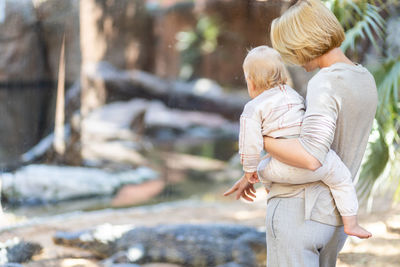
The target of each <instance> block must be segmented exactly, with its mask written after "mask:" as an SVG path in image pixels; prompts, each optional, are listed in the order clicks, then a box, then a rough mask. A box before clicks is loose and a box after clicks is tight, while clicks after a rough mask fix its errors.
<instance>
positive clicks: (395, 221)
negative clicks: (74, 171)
mask: <svg viewBox="0 0 400 267" xmlns="http://www.w3.org/2000/svg"><path fill="white" fill-rule="evenodd" d="M385 225H386V229H387V231H388V232H392V233H396V234H400V215H392V216H391V217H389V219H387V220H386V222H385Z"/></svg>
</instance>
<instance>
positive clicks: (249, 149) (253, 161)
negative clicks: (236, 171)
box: [239, 105, 263, 183]
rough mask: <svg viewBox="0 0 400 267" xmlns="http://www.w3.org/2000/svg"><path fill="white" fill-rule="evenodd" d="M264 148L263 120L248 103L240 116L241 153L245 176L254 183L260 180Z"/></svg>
mask: <svg viewBox="0 0 400 267" xmlns="http://www.w3.org/2000/svg"><path fill="white" fill-rule="evenodd" d="M262 149H263V137H262V134H261V120H260V119H258V118H257V117H256V116H255V114H254V110H252V109H251V107H249V106H248V105H246V107H245V108H244V111H243V114H242V115H241V116H240V132H239V154H240V163H241V164H242V166H243V171H244V172H245V176H246V178H247V180H248V181H250V182H252V183H255V182H258V179H257V173H256V171H257V165H258V163H259V162H260V153H261V151H262Z"/></svg>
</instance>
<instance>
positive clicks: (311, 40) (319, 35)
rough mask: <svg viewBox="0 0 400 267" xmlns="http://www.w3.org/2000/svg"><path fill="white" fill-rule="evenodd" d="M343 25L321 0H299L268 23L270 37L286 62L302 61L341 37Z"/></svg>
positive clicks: (322, 51)
mask: <svg viewBox="0 0 400 267" xmlns="http://www.w3.org/2000/svg"><path fill="white" fill-rule="evenodd" d="M344 38H345V35H344V30H343V27H342V26H341V25H340V23H339V21H338V20H337V18H336V17H335V15H334V14H333V13H332V12H331V11H330V10H329V9H328V8H327V7H326V6H325V5H324V4H323V3H322V2H321V1H320V0H299V1H298V2H297V3H296V4H295V5H293V6H292V7H290V8H289V9H288V10H287V11H286V12H285V13H283V15H282V16H281V17H279V18H276V19H275V20H274V21H273V22H272V25H271V41H272V46H273V48H275V49H276V50H277V51H278V52H279V53H280V54H281V55H282V57H283V59H284V60H285V61H287V62H290V63H293V64H296V65H300V66H302V65H304V64H305V63H307V62H310V61H311V60H313V59H315V58H317V57H319V56H322V55H323V54H325V53H327V52H328V51H330V50H332V49H333V48H336V47H339V46H340V45H341V44H342V42H343V41H344Z"/></svg>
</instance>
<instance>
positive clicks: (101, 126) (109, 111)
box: [81, 99, 150, 143]
mask: <svg viewBox="0 0 400 267" xmlns="http://www.w3.org/2000/svg"><path fill="white" fill-rule="evenodd" d="M149 103H150V102H149V101H147V100H144V99H132V100H130V101H117V102H112V103H110V104H107V105H104V106H102V107H100V108H98V109H95V110H93V112H91V113H90V114H89V115H88V116H87V117H86V118H84V119H83V120H82V122H81V127H82V128H85V131H84V135H82V140H83V143H85V141H86V140H88V141H108V140H116V139H118V140H126V141H137V140H138V136H137V135H136V134H135V133H134V132H133V131H132V130H131V129H130V125H131V123H132V121H133V120H134V119H135V118H136V117H137V116H138V115H139V114H140V113H142V112H144V111H146V110H147V109H148V106H149Z"/></svg>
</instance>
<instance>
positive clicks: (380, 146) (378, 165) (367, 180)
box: [357, 122, 389, 198]
mask: <svg viewBox="0 0 400 267" xmlns="http://www.w3.org/2000/svg"><path fill="white" fill-rule="evenodd" d="M388 161H389V148H388V146H387V144H386V142H385V139H384V133H383V131H382V130H381V128H378V126H377V123H376V122H375V129H374V130H373V131H372V134H371V136H370V140H369V143H368V146H367V149H366V152H365V156H364V161H363V164H362V166H361V172H360V175H359V177H358V180H357V189H358V190H357V192H358V194H359V196H360V197H361V198H365V197H369V196H370V193H371V189H372V187H373V185H374V183H375V182H376V181H377V179H378V178H379V177H380V176H381V174H382V173H383V171H384V170H385V167H386V165H387V163H388Z"/></svg>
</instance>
